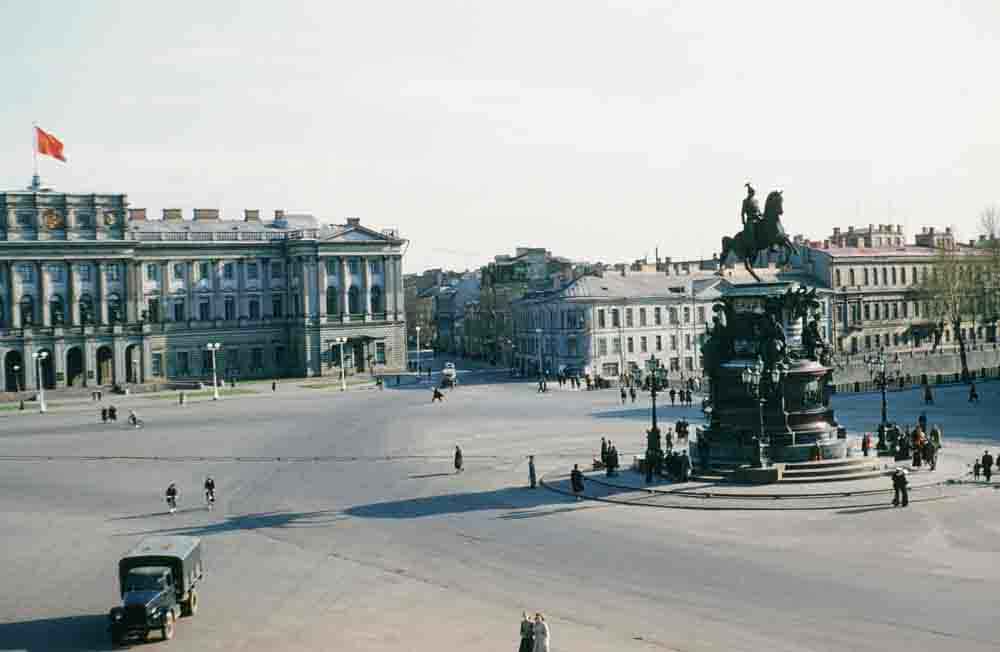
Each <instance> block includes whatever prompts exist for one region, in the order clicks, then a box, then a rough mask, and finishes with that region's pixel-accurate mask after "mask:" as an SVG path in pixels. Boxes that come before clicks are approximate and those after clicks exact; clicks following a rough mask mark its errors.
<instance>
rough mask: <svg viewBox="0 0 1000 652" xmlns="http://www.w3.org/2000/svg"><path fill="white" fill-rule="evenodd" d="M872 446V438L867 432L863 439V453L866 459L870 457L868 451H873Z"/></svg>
mask: <svg viewBox="0 0 1000 652" xmlns="http://www.w3.org/2000/svg"><path fill="white" fill-rule="evenodd" d="M871 446H872V436H871V435H870V434H869V433H867V432H866V433H865V435H864V437H862V438H861V452H862V453H863V454H864V456H865V457H868V451H869V450H871Z"/></svg>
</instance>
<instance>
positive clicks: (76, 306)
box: [65, 261, 80, 326]
mask: <svg viewBox="0 0 1000 652" xmlns="http://www.w3.org/2000/svg"><path fill="white" fill-rule="evenodd" d="M66 284H67V285H68V286H69V292H67V293H66V295H67V296H68V297H69V310H65V314H66V316H67V317H68V318H69V323H70V324H71V325H73V326H76V325H77V324H79V323H80V284H79V283H78V282H77V279H76V265H74V264H73V262H72V261H70V262H68V263H66Z"/></svg>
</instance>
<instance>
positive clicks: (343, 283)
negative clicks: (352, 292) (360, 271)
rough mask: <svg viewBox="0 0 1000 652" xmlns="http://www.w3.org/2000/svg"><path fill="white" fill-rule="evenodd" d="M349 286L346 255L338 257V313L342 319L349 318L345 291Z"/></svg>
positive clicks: (349, 306) (348, 305) (349, 312)
mask: <svg viewBox="0 0 1000 652" xmlns="http://www.w3.org/2000/svg"><path fill="white" fill-rule="evenodd" d="M350 287H351V274H350V270H349V269H348V268H347V257H345V256H341V257H340V314H341V317H342V319H343V321H349V320H350V319H351V317H350V314H351V303H350V301H349V300H348V298H347V292H348V290H349V289H350Z"/></svg>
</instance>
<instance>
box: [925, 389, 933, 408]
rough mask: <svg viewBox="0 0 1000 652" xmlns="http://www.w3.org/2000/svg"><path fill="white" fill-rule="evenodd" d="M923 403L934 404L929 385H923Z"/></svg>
mask: <svg viewBox="0 0 1000 652" xmlns="http://www.w3.org/2000/svg"><path fill="white" fill-rule="evenodd" d="M924 405H934V393H933V392H931V386H930V385H924Z"/></svg>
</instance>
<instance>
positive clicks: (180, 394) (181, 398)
mask: <svg viewBox="0 0 1000 652" xmlns="http://www.w3.org/2000/svg"><path fill="white" fill-rule="evenodd" d="M184 400H185V396H184V391H183V390H182V391H180V392H177V405H184Z"/></svg>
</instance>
